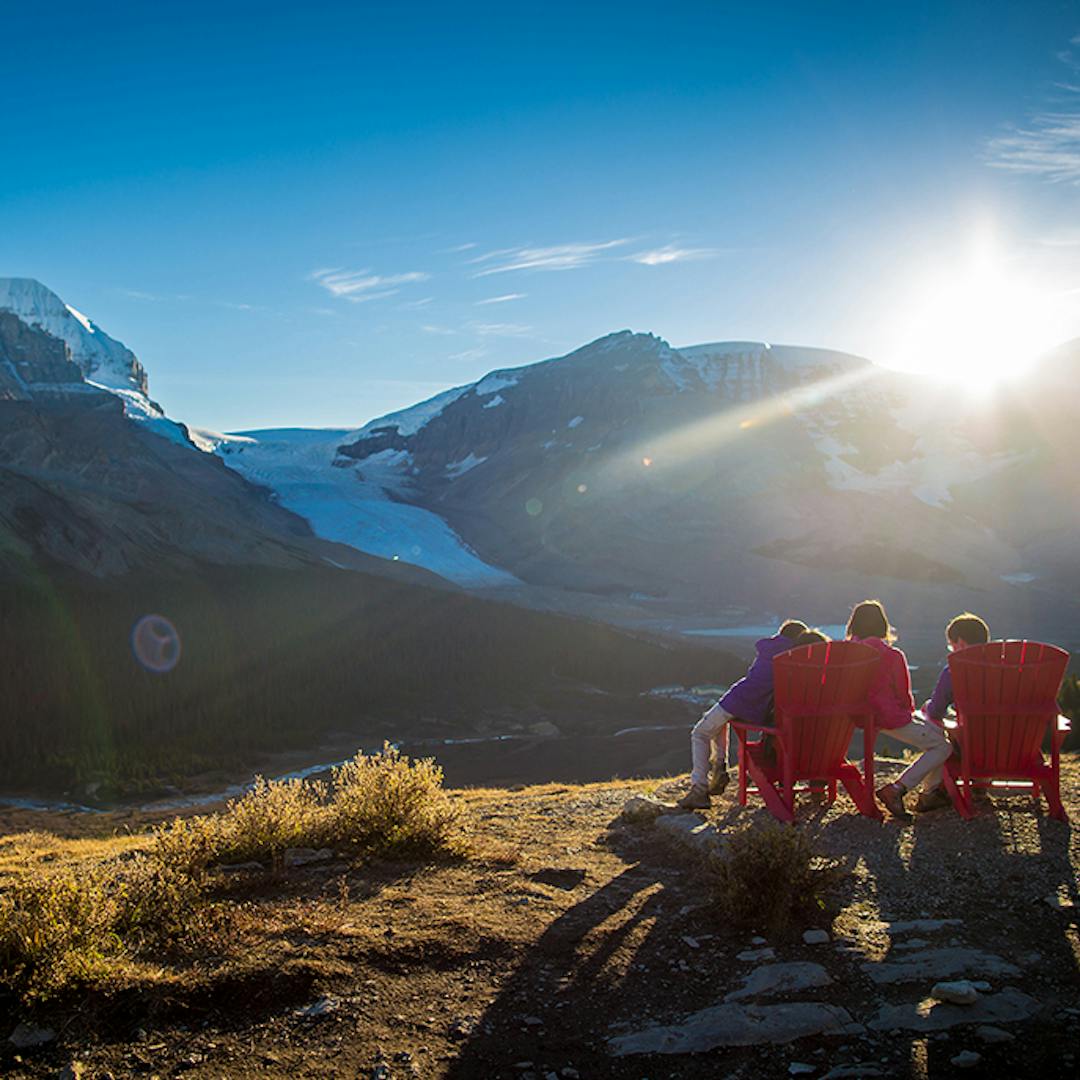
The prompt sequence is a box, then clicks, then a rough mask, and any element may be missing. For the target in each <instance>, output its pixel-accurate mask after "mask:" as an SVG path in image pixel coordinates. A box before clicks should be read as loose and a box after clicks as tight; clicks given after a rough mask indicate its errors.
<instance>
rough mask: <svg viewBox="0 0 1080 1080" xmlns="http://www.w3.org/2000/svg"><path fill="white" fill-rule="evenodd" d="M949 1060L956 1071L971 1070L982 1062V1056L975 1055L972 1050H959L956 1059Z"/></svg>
mask: <svg viewBox="0 0 1080 1080" xmlns="http://www.w3.org/2000/svg"><path fill="white" fill-rule="evenodd" d="M949 1060H950V1061H951V1062H952V1064H953V1065H955V1066H956V1067H957V1068H958V1069H971V1068H973V1067H974V1066H976V1065H978V1064H979V1062H980V1061H982V1054H976V1053H975V1051H974V1050H961V1051H960V1053H959V1054H957V1055H956V1057H954V1058H950V1059H949Z"/></svg>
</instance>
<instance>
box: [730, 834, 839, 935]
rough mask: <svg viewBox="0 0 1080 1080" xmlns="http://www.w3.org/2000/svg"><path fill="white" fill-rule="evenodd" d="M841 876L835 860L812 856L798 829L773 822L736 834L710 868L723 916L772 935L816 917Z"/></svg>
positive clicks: (819, 916)
mask: <svg viewBox="0 0 1080 1080" xmlns="http://www.w3.org/2000/svg"><path fill="white" fill-rule="evenodd" d="M843 874H844V869H843V867H842V866H841V864H839V863H837V862H835V861H832V860H828V859H823V858H821V857H819V856H818V855H817V854H816V852H815V851H814V849H813V846H812V844H811V843H810V840H809V839H808V838H807V836H806V834H805V833H804V832H802V831H800V830H799V829H795V828H792V827H791V826H788V825H779V824H770V825H767V826H765V827H764V828H760V829H757V828H750V829H747V830H745V831H744V832H740V833H736V834H735V835H734V836H732V837H731V840H730V842H729V845H728V848H727V851H726V853H725V854H724V856H722V857H721V858H719V859H718V860H717V862H716V864H715V865H714V867H713V868H712V875H713V886H714V896H715V899H716V903H717V906H718V907H719V909H720V913H721V915H722V916H723V917H724V919H725V920H726V921H727V922H729V923H731V924H733V925H735V926H741V927H747V928H752V929H757V930H760V931H763V932H766V933H774V934H776V933H783V932H785V931H787V930H789V929H791V927H792V926H793V925H797V924H800V923H803V922H806V921H809V920H811V919H816V920H818V921H820V919H821V916H822V913H823V912H824V911H826V910H827V908H828V905H829V901H830V898H831V896H832V893H833V891H834V890H835V888H836V887H837V885H838V884H839V881H840V879H841V877H842V876H843Z"/></svg>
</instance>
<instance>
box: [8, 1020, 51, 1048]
mask: <svg viewBox="0 0 1080 1080" xmlns="http://www.w3.org/2000/svg"><path fill="white" fill-rule="evenodd" d="M55 1038H56V1032H55V1031H53V1029H52V1028H41V1027H34V1025H33V1024H19V1026H18V1027H17V1028H16V1029H15V1030H14V1031H13V1032H12V1033H11V1034H10V1035H9V1036H8V1042H9V1043H11V1045H12V1046H14V1047H15V1049H16V1050H30V1049H32V1048H33V1047H35V1046H44V1045H45V1044H46V1043H51V1042H52V1041H53V1040H54V1039H55Z"/></svg>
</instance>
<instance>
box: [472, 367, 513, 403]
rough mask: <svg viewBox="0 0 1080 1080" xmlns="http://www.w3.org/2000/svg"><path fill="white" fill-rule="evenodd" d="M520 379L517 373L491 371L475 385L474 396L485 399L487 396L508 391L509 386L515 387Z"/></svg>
mask: <svg viewBox="0 0 1080 1080" xmlns="http://www.w3.org/2000/svg"><path fill="white" fill-rule="evenodd" d="M520 379H521V375H520V373H519V372H517V371H493V372H492V373H491V374H490V375H485V376H484V378H482V379H481V380H480V381H479V382H478V383H477V384H476V396H477V397H487V396H488V394H496V393H498V392H499V391H500V390H508V389H509V388H510V387H511V386H517V384H518V382H519V381H520Z"/></svg>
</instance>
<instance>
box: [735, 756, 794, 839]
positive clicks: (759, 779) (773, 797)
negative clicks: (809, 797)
mask: <svg viewBox="0 0 1080 1080" xmlns="http://www.w3.org/2000/svg"><path fill="white" fill-rule="evenodd" d="M746 767H747V768H748V769H749V771H750V776H751V777H752V778H753V780H754V783H755V784H757V789H758V793H759V794H760V795H761V797H762V798H763V799H764V800H765V805H766V806H767V807H768V809H769V813H771V814H772V816H773V817H775V818H778V819H779V820H780V821H786V822H789V823H791V822H793V821H794V820H795V814H794V813H793V812H792V810H791V809H790V807H788V805H787V804H786V802H785V801H784V799H782V798H781V797H780V793H779V792H778V791H777V790H776V786H775V785H774V784H773V783H772V781H771V780H769V778H768V777H767V776H766V775H765V773H764V772H762V771H761V769H760V768H758V766H757V764H756V763H755V762H754V761H753V760H751V761H748V762H747V766H746Z"/></svg>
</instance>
